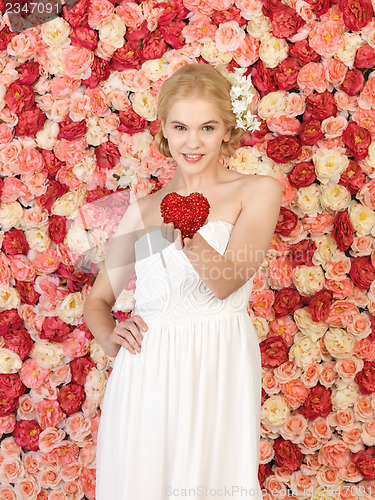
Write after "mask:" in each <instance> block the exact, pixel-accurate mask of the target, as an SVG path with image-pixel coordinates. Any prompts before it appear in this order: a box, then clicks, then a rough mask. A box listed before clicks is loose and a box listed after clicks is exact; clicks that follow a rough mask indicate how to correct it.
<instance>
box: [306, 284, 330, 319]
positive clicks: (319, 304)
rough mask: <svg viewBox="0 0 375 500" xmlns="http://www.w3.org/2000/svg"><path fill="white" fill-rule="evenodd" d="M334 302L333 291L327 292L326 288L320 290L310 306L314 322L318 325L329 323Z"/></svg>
mask: <svg viewBox="0 0 375 500" xmlns="http://www.w3.org/2000/svg"><path fill="white" fill-rule="evenodd" d="M332 302H333V294H332V292H331V290H326V289H325V288H323V289H322V290H319V291H318V292H317V293H316V294H315V295H314V297H313V298H312V299H311V301H310V304H309V311H310V314H311V317H312V320H313V321H315V322H316V323H319V322H321V321H327V319H328V315H329V310H330V308H331V305H332Z"/></svg>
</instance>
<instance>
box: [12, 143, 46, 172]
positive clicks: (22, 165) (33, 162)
mask: <svg viewBox="0 0 375 500" xmlns="http://www.w3.org/2000/svg"><path fill="white" fill-rule="evenodd" d="M18 162H19V163H18V168H19V171H20V173H21V174H31V173H35V172H40V171H41V170H42V169H43V167H44V160H43V156H42V155H41V154H40V153H39V151H37V150H36V149H35V148H33V147H29V148H24V149H23V150H22V151H21V152H20V154H19V156H18Z"/></svg>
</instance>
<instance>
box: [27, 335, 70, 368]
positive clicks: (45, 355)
mask: <svg viewBox="0 0 375 500" xmlns="http://www.w3.org/2000/svg"><path fill="white" fill-rule="evenodd" d="M29 356H30V358H33V359H35V361H36V362H37V363H38V365H39V366H41V367H42V368H48V369H49V370H51V369H52V368H57V367H58V366H62V365H63V364H64V362H63V357H64V348H63V346H62V345H61V344H59V343H58V342H45V341H43V340H39V341H38V342H35V343H34V345H33V347H32V349H31V351H30V354H29Z"/></svg>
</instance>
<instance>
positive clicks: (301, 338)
mask: <svg viewBox="0 0 375 500" xmlns="http://www.w3.org/2000/svg"><path fill="white" fill-rule="evenodd" d="M293 359H294V361H295V364H296V365H297V366H299V367H300V368H302V369H306V368H307V367H308V366H309V365H311V364H312V363H319V362H320V361H321V352H320V349H319V345H318V343H317V342H314V341H313V340H311V338H309V337H308V336H307V335H304V334H302V333H297V334H296V335H295V336H294V344H293V345H292V346H291V348H290V351H289V360H290V361H291V360H293Z"/></svg>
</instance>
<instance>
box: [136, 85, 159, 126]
mask: <svg viewBox="0 0 375 500" xmlns="http://www.w3.org/2000/svg"><path fill="white" fill-rule="evenodd" d="M130 100H131V102H132V104H133V109H134V111H135V112H136V113H137V114H138V115H139V116H142V118H144V119H145V120H148V121H154V120H156V118H157V115H156V99H155V96H154V95H153V94H151V92H150V91H149V90H145V91H144V92H136V93H134V94H131V96H130Z"/></svg>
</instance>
